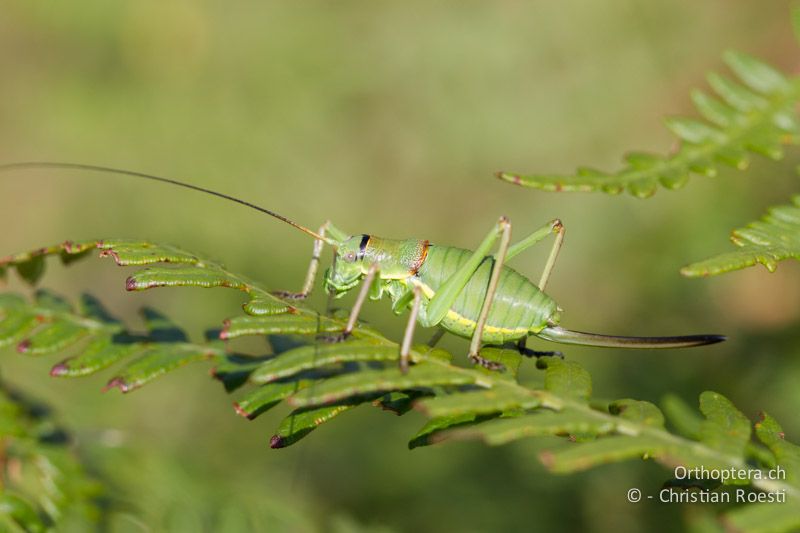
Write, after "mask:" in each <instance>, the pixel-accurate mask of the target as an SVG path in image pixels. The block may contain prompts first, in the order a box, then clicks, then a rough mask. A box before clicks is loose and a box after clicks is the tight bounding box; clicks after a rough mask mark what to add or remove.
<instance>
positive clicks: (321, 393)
mask: <svg viewBox="0 0 800 533" xmlns="http://www.w3.org/2000/svg"><path fill="white" fill-rule="evenodd" d="M475 381H476V377H475V376H474V375H472V374H470V373H466V372H457V371H455V370H451V369H447V368H443V367H441V366H439V365H435V364H432V363H420V364H417V365H414V366H412V367H411V368H410V369H409V371H408V373H406V374H403V373H402V372H401V371H400V369H399V368H397V367H395V366H392V367H391V368H385V369H381V370H362V371H360V372H354V373H352V374H345V375H343V376H336V377H332V378H330V379H328V380H326V381H325V382H324V383H322V384H320V385H318V386H316V387H314V388H313V389H307V390H305V391H301V392H300V393H299V394H297V395H295V396H292V397H291V398H289V404H290V405H293V406H296V407H306V406H311V405H321V404H329V403H333V402H338V401H340V400H343V399H345V398H349V397H352V396H361V395H366V394H373V393H376V392H389V391H394V390H408V389H416V388H429V387H435V386H445V385H452V386H455V385H469V384H472V383H475Z"/></svg>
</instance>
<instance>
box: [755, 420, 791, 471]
mask: <svg viewBox="0 0 800 533" xmlns="http://www.w3.org/2000/svg"><path fill="white" fill-rule="evenodd" d="M755 430H756V436H757V437H758V440H760V441H761V442H763V443H764V444H765V445H766V446H767V447H768V448H769V449H770V450H771V451H772V453H773V454H775V459H776V460H777V462H778V465H780V466H781V468H782V469H783V470H784V471H785V473H786V479H787V480H788V481H790V482H793V483H794V484H795V485H797V486H800V446H798V445H796V444H792V443H790V442H787V441H786V436H785V435H784V433H783V428H781V426H780V425H779V424H778V422H777V421H776V420H775V419H774V418H772V417H771V416H769V415H768V414H767V413H761V420H759V421H758V422H756V425H755Z"/></svg>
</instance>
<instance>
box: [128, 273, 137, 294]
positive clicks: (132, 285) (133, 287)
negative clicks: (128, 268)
mask: <svg viewBox="0 0 800 533" xmlns="http://www.w3.org/2000/svg"><path fill="white" fill-rule="evenodd" d="M136 288H137V285H136V280H135V279H133V276H130V277H128V279H126V280H125V290H126V291H135V290H136Z"/></svg>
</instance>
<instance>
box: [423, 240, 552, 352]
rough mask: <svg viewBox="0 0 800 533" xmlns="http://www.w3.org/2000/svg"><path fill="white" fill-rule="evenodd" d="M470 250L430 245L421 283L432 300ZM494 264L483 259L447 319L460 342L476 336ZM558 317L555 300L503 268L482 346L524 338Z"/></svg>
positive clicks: (521, 277) (527, 280)
mask: <svg viewBox="0 0 800 533" xmlns="http://www.w3.org/2000/svg"><path fill="white" fill-rule="evenodd" d="M471 254H472V252H471V251H469V250H464V249H461V248H453V247H450V246H435V245H430V246H429V248H428V254H427V257H426V258H425V262H424V263H423V265H422V266H421V268H420V269H419V271H418V272H417V277H416V279H417V280H418V281H419V282H420V283H421V284H422V286H423V289H425V292H426V293H429V294H427V296H429V297H431V296H432V295H433V294H434V293H435V292H436V291H437V290H438V288H439V287H441V286H442V284H444V282H445V281H447V280H448V279H450V277H451V276H452V275H453V274H454V273H455V272H456V271H457V270H458V268H459V267H460V266H461V265H462V264H464V263H465V262H466V261H467V260H468V258H469V257H470V255H471ZM493 265H494V259H493V258H491V257H486V258H484V260H483V262H481V264H480V266H479V267H478V269H477V270H476V271H475V273H474V274H473V275H472V277H471V278H470V280H469V281H468V282H467V285H466V286H465V287H464V290H463V291H461V294H459V296H458V298H456V301H455V303H454V304H453V306H452V307H451V309H450V310H449V311H448V313H447V315H446V316H445V318H444V319H443V320H442V323H441V326H442V327H444V328H445V329H446V330H447V331H449V332H451V333H453V334H455V335H459V336H461V337H466V338H470V337H471V336H472V334H473V333H474V331H475V326H476V322H477V320H478V315H479V313H480V311H481V306H482V304H483V300H484V298H485V297H486V290H487V288H488V286H489V279H490V277H491V274H492V267H493ZM556 313H557V305H556V303H555V301H554V300H553V299H552V298H550V297H549V296H547V295H546V294H545V293H543V292H542V291H540V290H539V288H538V287H536V285H534V284H533V283H532V282H531V281H530V280H529V279H528V278H526V277H525V276H523V275H522V274H520V273H519V272H517V271H515V270H514V269H512V268H510V267H503V270H502V272H501V273H500V279H499V281H498V285H497V292H496V293H495V297H494V301H493V303H492V307H491V310H490V311H489V316H488V318H487V321H486V325H485V327H484V330H483V335H482V339H481V340H482V341H483V342H486V343H491V344H501V343H503V342H506V341H513V340H517V339H521V338H523V337H526V336H527V335H530V334H531V333H536V332H538V331H540V330H541V329H542V328H544V327H545V326H547V324H548V320H549V319H551V318H553V317H554V316H555V315H556Z"/></svg>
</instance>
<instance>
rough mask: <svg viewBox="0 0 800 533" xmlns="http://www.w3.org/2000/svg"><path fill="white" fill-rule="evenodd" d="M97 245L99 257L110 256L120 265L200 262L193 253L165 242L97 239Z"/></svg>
mask: <svg viewBox="0 0 800 533" xmlns="http://www.w3.org/2000/svg"><path fill="white" fill-rule="evenodd" d="M97 247H98V248H100V250H101V252H100V256H101V257H111V258H113V259H114V261H115V262H116V263H117V264H118V265H120V266H141V265H152V264H154V263H178V264H190V265H195V264H198V263H199V262H200V260H199V259H198V258H197V257H195V256H194V255H193V254H190V253H188V252H184V251H183V250H179V249H178V248H175V247H174V246H169V245H166V244H154V243H150V242H144V241H130V240H121V239H109V240H104V241H99V242H98V244H97Z"/></svg>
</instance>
